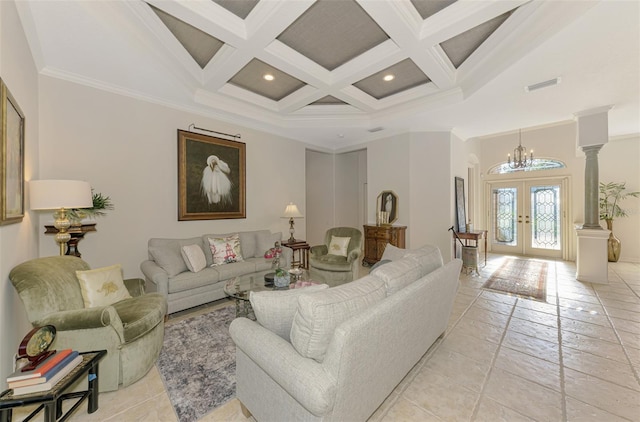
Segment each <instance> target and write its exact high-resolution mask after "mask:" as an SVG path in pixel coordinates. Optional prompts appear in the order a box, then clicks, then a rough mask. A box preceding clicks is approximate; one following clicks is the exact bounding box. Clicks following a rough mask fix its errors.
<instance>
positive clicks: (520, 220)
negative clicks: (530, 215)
mask: <svg viewBox="0 0 640 422" xmlns="http://www.w3.org/2000/svg"><path fill="white" fill-rule="evenodd" d="M518 223H522V216H521V215H519V216H518Z"/></svg>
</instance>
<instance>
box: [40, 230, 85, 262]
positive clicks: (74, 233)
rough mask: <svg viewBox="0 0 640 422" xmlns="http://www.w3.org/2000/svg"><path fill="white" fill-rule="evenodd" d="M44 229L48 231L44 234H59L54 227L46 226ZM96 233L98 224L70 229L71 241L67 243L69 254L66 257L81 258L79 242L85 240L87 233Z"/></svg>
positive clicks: (68, 231)
mask: <svg viewBox="0 0 640 422" xmlns="http://www.w3.org/2000/svg"><path fill="white" fill-rule="evenodd" d="M44 228H45V229H46V230H45V232H44V234H57V233H58V229H56V228H55V226H53V225H45V226H44ZM95 231H97V230H96V223H82V224H81V225H79V226H71V227H69V230H67V233H69V234H70V235H71V239H69V241H68V242H67V252H66V253H65V255H73V256H77V257H78V258H80V257H81V256H82V255H81V254H80V251H79V250H78V242H80V241H81V240H82V239H83V238H84V235H85V234H86V233H89V232H95Z"/></svg>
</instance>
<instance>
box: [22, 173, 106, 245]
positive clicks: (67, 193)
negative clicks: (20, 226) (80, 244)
mask: <svg viewBox="0 0 640 422" xmlns="http://www.w3.org/2000/svg"><path fill="white" fill-rule="evenodd" d="M29 205H30V208H31V209H32V210H56V212H55V213H54V214H53V216H54V218H55V222H54V224H53V225H54V227H55V228H56V229H58V233H57V234H56V242H58V244H59V245H60V255H64V247H65V245H66V243H67V242H68V241H69V239H71V235H70V234H69V233H68V232H67V230H68V229H69V227H70V226H71V222H70V221H69V219H68V218H67V210H69V209H72V208H91V207H92V206H93V197H92V195H91V186H90V185H89V182H84V181H81V180H32V181H30V182H29Z"/></svg>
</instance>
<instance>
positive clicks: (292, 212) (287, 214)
mask: <svg viewBox="0 0 640 422" xmlns="http://www.w3.org/2000/svg"><path fill="white" fill-rule="evenodd" d="M302 217H303V216H302V214H301V213H300V210H298V207H297V206H296V204H294V203H293V202H289V205H287V208H285V209H284V215H283V216H282V218H288V219H289V233H290V234H291V237H289V240H287V243H295V241H296V239H295V238H294V237H293V233H294V232H295V229H294V228H293V224H294V222H293V219H294V218H302Z"/></svg>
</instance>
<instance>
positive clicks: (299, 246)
mask: <svg viewBox="0 0 640 422" xmlns="http://www.w3.org/2000/svg"><path fill="white" fill-rule="evenodd" d="M281 245H282V246H286V247H287V248H291V249H293V258H292V261H291V266H292V267H296V266H299V267H300V268H304V269H305V270H308V269H309V249H311V246H309V244H308V243H307V242H306V241H305V240H300V239H296V241H295V242H291V243H289V242H288V241H286V243H285V242H282V243H281ZM296 251H297V252H298V259H297V260H296Z"/></svg>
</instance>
